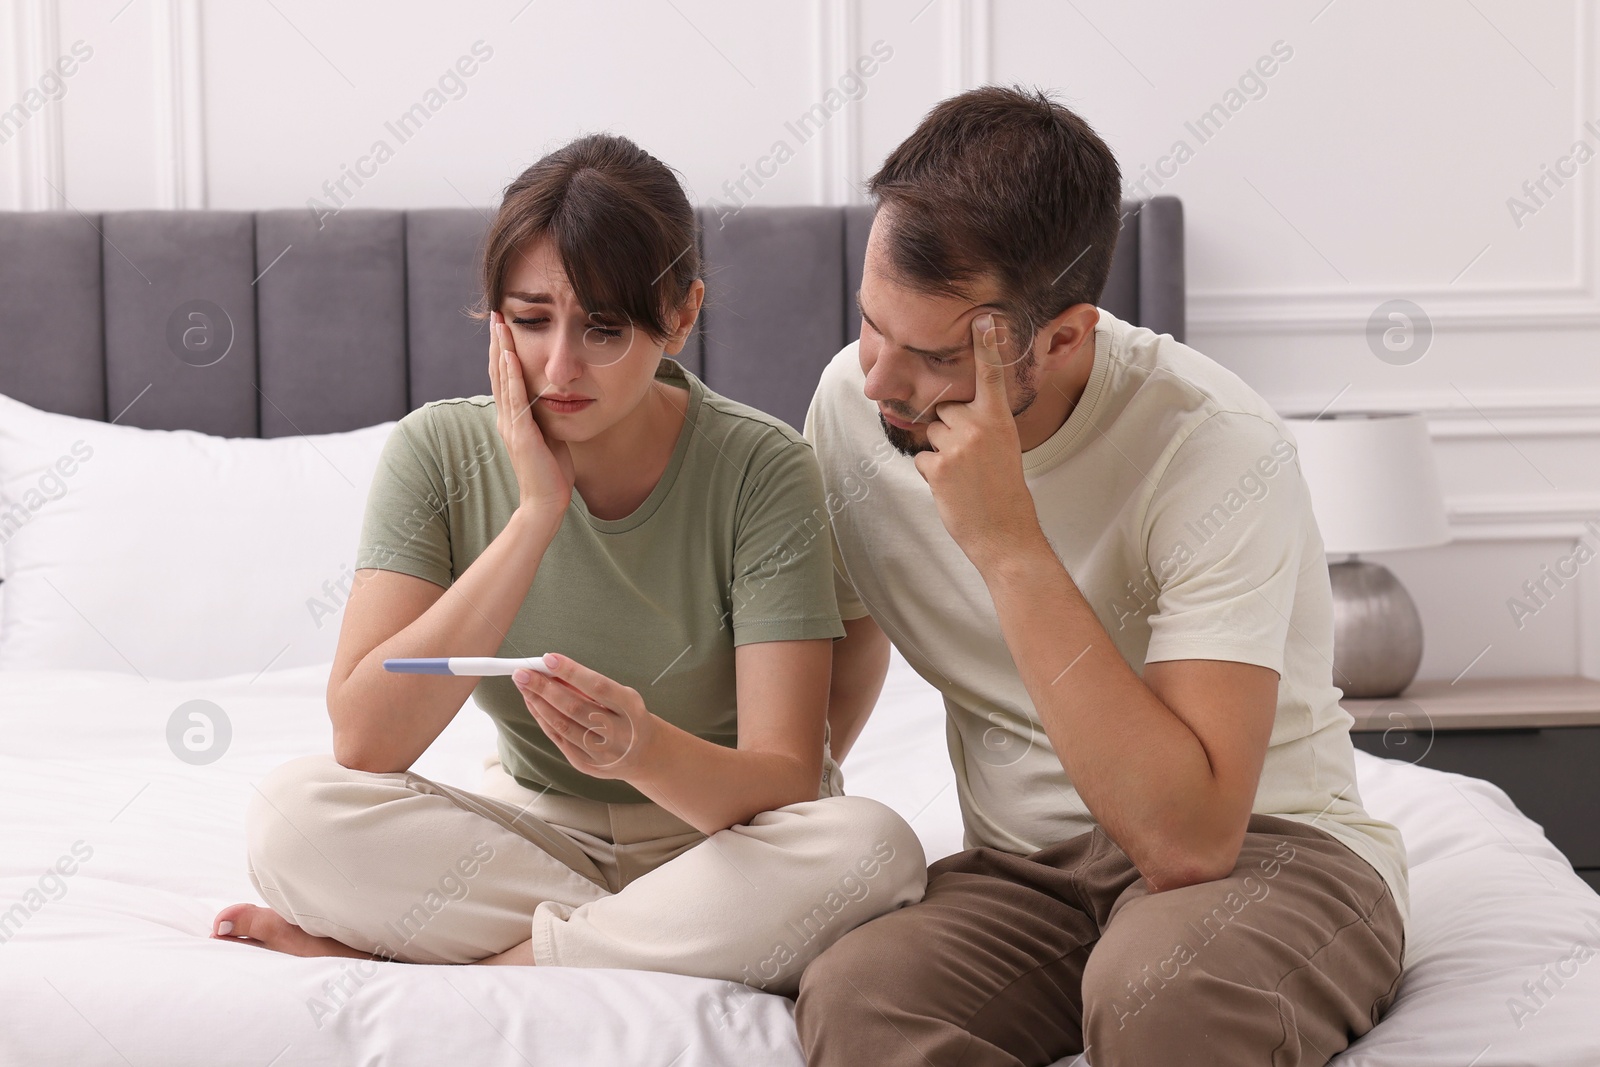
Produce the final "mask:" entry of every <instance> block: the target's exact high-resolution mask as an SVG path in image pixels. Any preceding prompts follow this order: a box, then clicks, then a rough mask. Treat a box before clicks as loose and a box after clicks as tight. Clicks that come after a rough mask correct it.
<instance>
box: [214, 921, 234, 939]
mask: <svg viewBox="0 0 1600 1067" xmlns="http://www.w3.org/2000/svg"><path fill="white" fill-rule="evenodd" d="M231 933H233V923H231V922H229V921H228V920H226V919H224V920H222V921H221V922H219V923H218V924H217V936H218V937H226V936H227V935H229V934H231Z"/></svg>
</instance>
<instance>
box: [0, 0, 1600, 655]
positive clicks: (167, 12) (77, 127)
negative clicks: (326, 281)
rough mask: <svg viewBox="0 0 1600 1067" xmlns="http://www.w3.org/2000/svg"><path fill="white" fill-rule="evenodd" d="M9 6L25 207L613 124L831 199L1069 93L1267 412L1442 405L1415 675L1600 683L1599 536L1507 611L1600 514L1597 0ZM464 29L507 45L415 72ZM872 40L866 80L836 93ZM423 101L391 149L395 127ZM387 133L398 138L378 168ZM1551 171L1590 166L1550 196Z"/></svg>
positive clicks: (224, 204) (269, 203) (122, 2)
mask: <svg viewBox="0 0 1600 1067" xmlns="http://www.w3.org/2000/svg"><path fill="white" fill-rule="evenodd" d="M3 3H4V7H3V8H0V33H4V34H5V35H6V38H5V42H4V44H3V45H0V108H5V107H9V106H10V105H11V104H12V103H14V102H18V101H21V102H24V103H25V104H27V103H28V102H29V101H31V102H32V103H33V104H39V103H41V102H42V99H43V97H42V96H33V97H29V96H27V95H26V94H27V91H28V90H29V89H30V88H37V87H38V86H40V85H41V81H40V79H41V77H42V76H43V75H44V71H45V69H46V67H48V65H49V64H50V63H52V62H53V61H54V60H55V59H56V57H57V56H59V55H62V54H64V53H67V54H70V52H71V49H72V46H73V45H74V43H75V42H79V41H81V42H83V45H84V46H86V47H87V48H91V49H92V50H93V53H92V56H91V57H90V58H89V59H88V60H86V61H83V62H81V64H80V65H79V66H78V69H77V70H76V71H75V73H73V74H72V76H71V77H69V78H67V79H65V81H64V85H65V90H64V94H63V95H62V96H61V98H60V101H59V103H57V104H47V105H44V106H42V107H39V108H38V109H37V113H34V112H31V111H30V113H29V115H28V118H27V121H26V122H25V123H23V125H22V127H21V130H20V132H19V133H18V134H17V135H16V136H13V137H10V139H9V140H6V141H5V143H4V144H0V157H3V158H0V205H4V206H13V207H17V208H22V209H36V208H51V207H55V208H60V207H69V206H70V207H71V208H76V209H77V210H80V211H84V212H95V211H101V210H117V209H127V208H146V207H189V208H200V207H212V208H242V209H252V208H264V207H282V206H302V205H306V204H307V201H308V199H310V198H312V197H317V198H320V199H321V201H322V203H323V204H324V206H326V207H329V208H331V207H335V206H337V205H338V204H339V203H340V202H343V203H346V204H348V205H350V206H355V207H400V206H404V207H411V206H428V205H441V206H449V205H461V204H464V203H465V204H472V205H476V206H480V207H483V206H487V205H490V204H492V203H493V202H494V201H495V199H496V197H497V195H498V191H499V190H500V189H501V188H502V187H503V186H504V185H505V183H506V182H507V181H509V180H510V179H511V178H512V177H513V176H514V175H515V174H516V173H517V172H518V171H519V170H520V169H521V168H523V167H524V166H526V165H527V164H528V163H530V162H531V161H533V160H534V159H535V158H537V157H538V156H539V155H540V154H541V153H542V152H544V151H546V150H548V149H549V148H551V147H553V146H555V145H557V144H559V143H561V142H562V141H563V140H565V139H566V138H568V137H570V136H572V135H573V134H575V133H577V132H579V131H585V130H594V129H602V128H604V129H610V130H615V131H617V132H621V133H625V134H628V135H629V136H631V137H633V138H635V139H636V140H638V141H640V142H641V143H642V144H644V145H645V146H646V147H647V148H649V149H650V150H651V151H653V152H655V153H656V154H657V155H658V156H660V157H662V158H663V159H665V160H667V161H668V162H669V163H671V164H673V165H674V166H676V167H678V168H679V169H680V170H681V171H682V172H683V173H684V175H685V177H686V179H687V181H688V184H689V186H690V188H691V190H692V193H693V195H694V198H695V199H696V200H698V201H701V202H711V201H721V202H724V203H727V204H729V205H730V206H737V205H738V204H740V203H744V202H750V203H762V204H782V203H843V202H848V201H852V200H858V199H860V191H859V184H860V182H861V180H862V179H863V177H864V176H865V175H867V174H869V173H871V171H872V169H873V168H874V166H875V164H876V163H877V162H878V161H879V160H881V159H882V157H883V155H884V154H885V153H886V152H887V151H888V149H889V148H890V147H892V146H893V145H894V144H895V143H896V142H897V141H898V140H899V139H900V138H902V137H903V136H905V134H906V133H907V132H909V131H910V129H911V128H912V127H913V126H914V125H915V123H916V121H917V120H918V118H919V117H920V116H921V115H922V113H923V112H924V111H925V110H926V109H927V107H928V106H929V105H930V104H931V103H932V102H933V101H935V100H937V99H938V98H940V97H941V96H943V95H946V94H948V93H951V92H955V91H958V90H960V89H962V88H965V87H967V86H970V85H974V84H979V83H982V82H985V81H996V82H1002V83H1010V82H1017V81H1021V82H1027V83H1033V84H1039V85H1043V86H1048V87H1051V88H1054V89H1057V90H1059V91H1060V93H1061V97H1062V99H1063V100H1064V101H1065V102H1067V103H1069V104H1070V105H1071V106H1073V107H1075V108H1077V109H1078V110H1080V111H1081V112H1082V113H1083V114H1084V115H1085V116H1086V117H1087V118H1088V119H1089V120H1090V122H1092V123H1093V124H1094V126H1095V127H1096V128H1097V129H1098V130H1099V131H1100V133H1101V134H1102V135H1103V136H1104V137H1105V138H1106V139H1107V141H1108V142H1109V143H1110V144H1111V146H1112V147H1113V149H1115V151H1116V152H1117V154H1118V156H1119V158H1120V159H1121V161H1122V164H1123V170H1124V176H1125V178H1126V179H1127V180H1128V181H1129V183H1130V185H1131V184H1133V183H1137V182H1138V181H1140V179H1141V178H1142V179H1143V181H1144V185H1143V190H1144V191H1145V192H1165V193H1171V194H1174V195H1177V196H1180V197H1182V198H1183V199H1184V202H1185V210H1186V213H1187V224H1188V241H1189V253H1188V272H1189V285H1190V323H1191V330H1190V341H1191V343H1192V344H1194V345H1195V346H1196V347H1197V348H1199V349H1200V350H1201V351H1204V352H1206V353H1207V354H1209V355H1211V356H1212V357H1214V358H1216V359H1217V360H1219V361H1221V362H1222V363H1224V364H1226V365H1227V366H1229V367H1231V368H1232V369H1234V370H1235V371H1237V372H1238V373H1239V374H1240V375H1241V376H1243V377H1244V378H1245V380H1247V381H1248V382H1250V383H1251V384H1252V385H1254V386H1255V387H1256V388H1257V389H1259V390H1260V391H1261V392H1262V393H1263V394H1264V395H1265V396H1266V397H1267V398H1268V399H1269V400H1270V401H1271V402H1272V403H1274V405H1276V406H1277V407H1278V409H1279V410H1280V411H1283V412H1290V411H1305V410H1312V411H1319V410H1323V409H1324V408H1325V407H1329V406H1330V405H1331V410H1345V409H1373V408H1394V409H1414V410H1422V411H1425V412H1427V414H1428V415H1429V417H1430V419H1431V420H1432V425H1433V427H1434V434H1435V439H1436V443H1437V446H1438V457H1439V462H1440V466H1441V474H1442V478H1443V482H1444V486H1445V491H1446V496H1447V502H1448V506H1449V510H1450V515H1451V523H1452V526H1453V528H1454V530H1455V533H1456V542H1455V543H1454V544H1452V545H1450V546H1448V547H1445V548H1441V549H1429V550H1420V551H1416V552H1408V553H1396V554H1392V555H1390V556H1386V557H1382V558H1383V559H1384V561H1385V562H1388V563H1389V564H1390V565H1391V566H1393V567H1394V568H1395V569H1396V570H1397V572H1398V573H1399V574H1400V575H1401V577H1402V578H1403V579H1404V580H1405V581H1406V582H1407V584H1408V585H1409V586H1410V588H1411V590H1412V592H1413V594H1414V596H1415V597H1416V599H1417V601H1418V603H1419V605H1420V607H1421V609H1422V612H1423V615H1424V618H1425V621H1426V624H1427V627H1428V631H1427V633H1428V638H1427V651H1426V655H1425V658H1424V662H1423V669H1422V673H1423V676H1425V677H1446V678H1452V677H1455V676H1456V675H1457V674H1459V673H1460V672H1461V671H1463V670H1465V669H1467V668H1469V666H1470V669H1471V671H1472V673H1473V675H1474V676H1477V675H1491V674H1565V673H1575V672H1583V673H1587V674H1590V675H1592V676H1597V677H1600V577H1597V575H1600V562H1595V563H1587V564H1585V565H1583V566H1581V567H1580V568H1579V569H1578V575H1577V577H1576V578H1575V579H1573V580H1572V581H1571V582H1569V583H1568V584H1567V585H1566V587H1565V588H1563V589H1560V590H1558V591H1557V592H1556V593H1555V595H1554V596H1553V597H1551V598H1550V599H1549V602H1548V604H1547V605H1545V606H1543V607H1541V608H1540V610H1539V611H1538V613H1537V615H1536V616H1535V617H1533V618H1531V619H1529V620H1527V621H1526V624H1525V625H1524V626H1522V627H1521V628H1519V627H1518V626H1517V624H1516V623H1515V622H1514V621H1513V618H1512V615H1511V613H1510V611H1509V609H1508V606H1507V600H1508V599H1509V598H1511V597H1513V596H1518V595H1522V585H1523V583H1524V582H1525V581H1527V580H1529V579H1536V578H1539V577H1540V576H1541V567H1543V566H1545V565H1547V564H1550V565H1553V564H1554V563H1555V561H1556V560H1557V559H1559V558H1560V557H1563V556H1567V555H1569V554H1570V553H1571V552H1572V551H1573V549H1574V547H1575V544H1576V543H1577V538H1578V537H1579V534H1580V531H1581V529H1582V525H1581V524H1582V522H1583V521H1585V520H1587V519H1591V518H1597V517H1600V462H1597V461H1600V290H1597V285H1600V263H1597V257H1600V242H1597V240H1596V237H1597V233H1596V218H1595V194H1596V187H1597V175H1600V159H1595V160H1594V161H1593V162H1584V163H1582V164H1577V163H1576V161H1575V160H1574V159H1572V158H1570V157H1569V153H1570V152H1571V151H1572V149H1573V146H1574V143H1575V142H1580V141H1581V142H1583V144H1584V145H1585V146H1586V151H1587V150H1600V95H1597V89H1596V83H1597V69H1596V68H1597V57H1600V17H1597V14H1596V11H1595V5H1594V4H1593V3H1589V2H1585V0H1520V2H1519V0H1472V2H1470V3H1463V2H1460V0H1414V2H1410V3H1406V4H1394V3H1380V2H1378V0H1332V2H1331V3H1330V2H1328V0H1293V2H1284V0H1277V2H1269V0H1228V2H1226V3H1209V4H1184V3H1179V2H1176V0H1165V2H1156V0H1140V2H1128V0H1123V2H1115V0H1074V2H1072V3H1060V2H1046V0H808V2H804V3H790V4H783V5H779V4H774V3H763V4H748V3H735V2H734V0H670V2H669V0H609V2H595V3H587V4H581V5H580V4H574V3H557V2H556V0H533V2H532V3H527V2H526V0H495V2H482V3H473V4H450V5H445V4H425V3H421V2H412V3H408V4H393V3H391V4H382V3H377V2H374V0H360V2H345V3H338V4H333V3H328V2H326V0H324V2H322V3H317V2H314V0H234V2H228V3H222V2H214V3H202V2H200V0H131V2H129V0H55V2H52V0H3ZM475 42H481V44H480V45H479V46H478V47H479V54H480V56H481V54H482V53H483V52H484V51H485V50H488V51H490V52H492V54H491V55H489V57H488V58H487V59H483V60H481V61H480V62H477V64H476V67H475V68H474V72H473V73H472V75H471V76H470V77H466V78H464V79H463V80H462V82H461V89H460V91H459V92H457V93H454V94H452V95H440V96H438V97H436V98H434V99H433V100H432V101H430V100H429V98H428V96H427V94H428V93H429V91H430V90H431V89H435V88H436V87H437V83H438V79H439V77H440V76H441V75H442V74H444V73H445V72H446V71H447V70H448V69H449V68H450V67H451V65H452V64H453V63H455V62H456V61H457V59H458V58H459V57H462V56H467V57H471V56H472V55H473V52H472V49H473V45H474V43H475ZM877 42H881V44H879V45H878V48H879V54H880V55H881V54H882V53H883V52H884V51H885V50H892V55H891V56H890V57H889V58H888V59H887V60H884V61H881V62H880V63H879V64H878V66H877V69H876V70H875V71H874V73H872V75H871V76H870V77H868V78H866V79H864V91H863V92H860V93H859V94H858V95H859V99H856V100H849V101H844V99H843V97H841V96H838V95H836V96H834V97H832V98H829V97H828V96H827V95H826V94H827V91H828V90H829V89H830V88H836V87H837V86H838V84H839V80H840V78H841V77H842V76H845V75H846V74H847V72H848V71H849V70H850V67H851V65H852V64H853V63H854V62H855V60H856V59H857V58H858V57H860V56H863V55H870V54H871V52H872V48H873V45H874V44H875V43H877ZM1258 63H1259V64H1260V66H1259V68H1258V67H1257V66H1256V65H1257V64H1258ZM468 66H472V64H470V63H469V64H468ZM1252 69H1256V70H1257V71H1258V74H1259V71H1261V70H1270V71H1271V72H1272V73H1271V75H1270V77H1260V78H1259V80H1252V79H1251V78H1249V77H1248V76H1247V75H1248V74H1249V72H1250V71H1251V70H1252ZM1241 78H1245V81H1244V82H1243V84H1242V86H1241V81H1240V79H1241ZM46 87H47V88H48V85H46ZM845 87H846V89H849V88H850V85H849V83H848V82H847V83H846V86H845ZM447 88H449V86H447ZM1230 91H1233V95H1231V96H1230ZM419 102H420V103H423V104H424V105H425V106H427V105H429V104H430V103H434V104H437V105H438V106H437V107H436V109H434V110H432V113H431V114H430V116H429V117H428V119H427V121H426V124H425V125H423V126H422V127H421V129H420V130H419V131H418V132H416V134H415V136H413V137H411V138H409V139H407V140H405V141H404V143H401V142H400V140H399V139H398V138H397V137H396V136H395V135H394V134H393V133H392V132H391V131H389V130H388V128H387V127H386V125H385V123H386V122H392V121H394V120H395V119H396V118H397V117H398V116H399V115H401V114H402V113H403V112H405V111H406V110H407V109H408V108H410V107H411V106H412V105H414V104H417V103H419ZM818 102H824V103H828V102H831V103H834V104H840V103H841V102H842V106H840V107H838V110H837V111H836V113H833V114H831V116H830V117H829V118H828V120H827V122H826V123H825V124H823V125H822V127H821V130H820V132H818V133H816V134H815V135H814V136H810V137H809V138H807V139H802V138H800V137H799V136H797V135H796V134H795V133H794V132H793V130H791V129H790V128H789V127H788V126H786V123H792V122H794V121H795V120H796V119H797V117H798V116H800V115H801V114H802V113H803V112H805V111H806V109H807V108H808V107H810V106H811V105H813V104H814V103H818ZM1218 104H1220V105H1222V110H1221V111H1220V112H1217V115H1218V116H1219V117H1220V118H1222V119H1225V121H1220V122H1219V123H1217V125H1218V126H1220V128H1214V129H1213V131H1212V132H1211V133H1210V134H1209V135H1208V136H1205V137H1204V138H1203V139H1202V137H1201V136H1199V135H1198V134H1197V133H1196V132H1195V130H1194V129H1191V125H1196V124H1198V121H1199V118H1200V116H1201V115H1203V114H1204V113H1206V112H1207V110H1208V109H1210V108H1212V107H1213V106H1214V105H1218ZM1585 123H1592V124H1593V125H1592V126H1590V127H1588V128H1586V127H1585ZM1186 124H1189V125H1186ZM380 139H381V140H384V141H386V142H388V146H389V147H390V148H391V149H393V154H392V158H387V159H385V160H384V161H383V162H381V163H377V164H373V163H372V162H371V161H370V158H369V162H367V163H362V159H363V157H369V154H370V153H371V152H372V150H373V148H374V143H375V142H376V141H378V140H380ZM1179 141H1183V142H1185V145H1186V147H1187V149H1188V150H1189V152H1188V153H1179V154H1180V155H1181V156H1182V159H1181V161H1180V160H1179V159H1178V157H1177V156H1175V155H1174V148H1175V145H1176V142H1179ZM778 142H782V143H783V145H784V148H785V149H786V151H784V150H779V151H776V152H775V149H777V147H778ZM1580 154H1585V153H1580ZM780 156H781V157H783V158H782V161H781V162H778V157H780ZM1164 157H1165V158H1164ZM358 165H360V166H362V167H363V168H364V169H365V171H366V173H367V174H368V175H369V176H368V177H364V178H363V179H362V184H361V185H360V186H359V187H357V186H356V184H355V183H354V182H353V181H352V180H351V179H350V178H349V177H347V176H346V175H347V174H348V169H347V168H355V167H357V166H358ZM1542 168H1552V169H1559V170H1562V171H1565V172H1566V173H1567V174H1569V175H1571V176H1570V177H1564V178H1562V180H1561V184H1560V185H1559V186H1557V185H1556V184H1555V182H1553V181H1552V180H1551V179H1549V178H1548V177H1546V178H1545V179H1544V180H1545V192H1541V193H1538V194H1537V199H1534V198H1532V197H1529V196H1528V195H1527V194H1525V193H1524V192H1523V189H1522V186H1523V183H1524V182H1527V181H1537V180H1539V179H1540V178H1541V176H1542V174H1544V173H1545V171H1544V170H1543V169H1542ZM752 171H759V172H760V175H759V176H760V180H759V182H757V181H756V180H755V178H752V177H751V176H750V175H751V173H752ZM342 176H345V190H346V192H347V193H348V196H345V195H343V194H341V195H340V196H339V197H338V198H335V197H334V196H332V195H330V194H328V193H327V192H325V191H324V183H325V182H337V181H338V180H339V179H340V178H341V177H342ZM741 178H743V181H744V190H743V191H742V192H741V191H738V190H737V189H734V188H733V187H732V186H730V185H729V184H728V183H737V182H739V181H740V179H741ZM1512 197H1521V198H1522V200H1523V205H1524V207H1523V208H1522V209H1520V210H1519V211H1516V212H1514V211H1513V210H1512V207H1513V205H1511V204H1510V203H1509V202H1508V201H1509V198H1512ZM1391 299H1407V300H1410V301H1412V302H1414V303H1415V304H1417V305H1418V306H1419V307H1420V308H1421V309H1422V311H1423V313H1424V315H1425V316H1426V319H1427V321H1428V322H1429V323H1430V324H1431V328H1432V331H1433V336H1432V339H1431V343H1430V344H1429V346H1428V348H1427V350H1426V352H1425V354H1424V355H1422V356H1421V357H1420V358H1411V357H1406V359H1401V360H1399V361H1398V365H1397V363H1396V362H1390V361H1386V360H1383V359H1379V358H1378V357H1377V356H1376V355H1375V354H1374V352H1373V351H1372V350H1371V348H1370V347H1369V343H1368V338H1367V331H1368V320H1369V317H1371V316H1372V315H1373V313H1374V311H1375V310H1376V309H1377V308H1378V307H1379V305H1381V304H1383V303H1385V302H1386V301H1389V300H1391ZM1418 350H1419V349H1413V352H1412V354H1411V356H1415V353H1416V351H1418ZM1407 359H1409V361H1407ZM1597 542H1600V534H1594V533H1591V534H1590V535H1589V537H1588V543H1589V544H1595V543H1597ZM1530 603H1532V602H1531V601H1530Z"/></svg>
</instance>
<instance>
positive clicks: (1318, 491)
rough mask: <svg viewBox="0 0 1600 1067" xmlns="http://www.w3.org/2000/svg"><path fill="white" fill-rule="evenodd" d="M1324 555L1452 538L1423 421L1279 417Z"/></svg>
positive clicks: (1356, 415) (1351, 415)
mask: <svg viewBox="0 0 1600 1067" xmlns="http://www.w3.org/2000/svg"><path fill="white" fill-rule="evenodd" d="M1284 424H1285V425H1286V426H1287V427H1288V429H1289V433H1290V435H1291V436H1292V437H1293V439H1294V443H1295V447H1296V450H1297V452H1298V453H1299V458H1300V472H1301V474H1302V475H1304V477H1305V480H1306V484H1307V485H1308V486H1309V487H1310V489H1311V506H1312V510H1313V511H1314V512H1315V513H1316V517H1317V527H1318V528H1319V529H1320V530H1321V531H1322V542H1323V548H1324V550H1325V551H1326V552H1327V553H1328V555H1330V556H1332V555H1345V554H1347V553H1352V552H1390V551H1394V550H1396V549H1402V548H1423V547H1425V546H1428V545H1442V544H1444V543H1445V542H1447V541H1449V540H1450V525H1449V523H1448V522H1447V521H1446V519H1445V513H1444V497H1443V495H1442V494H1441V493H1440V491H1439V471H1438V467H1437V466H1436V465H1435V464H1434V458H1433V442H1432V440H1431V439H1430V438H1429V436H1428V421H1427V419H1425V418H1424V417H1423V416H1422V415H1420V414H1416V413H1409V412H1363V411H1357V412H1340V413H1338V414H1327V415H1322V416H1320V417H1313V416H1310V415H1290V416H1286V417H1285V418H1284Z"/></svg>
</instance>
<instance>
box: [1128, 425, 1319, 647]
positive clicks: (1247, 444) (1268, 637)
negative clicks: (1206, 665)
mask: <svg viewBox="0 0 1600 1067" xmlns="http://www.w3.org/2000/svg"><path fill="white" fill-rule="evenodd" d="M1148 515H1149V517H1148V520H1147V523H1146V528H1147V529H1148V531H1149V537H1148V541H1147V542H1146V560H1147V563H1148V565H1149V567H1150V571H1151V573H1152V574H1153V575H1154V577H1155V579H1156V583H1157V586H1158V588H1159V589H1160V592H1159V593H1158V594H1157V597H1156V612H1155V614H1154V615H1152V616H1151V618H1150V645H1149V649H1148V651H1147V652H1146V654H1145V662H1146V663H1153V662H1156V661H1159V660H1173V659H1220V660H1235V661H1239V662H1243V663H1255V664H1259V665H1260V666H1263V667H1268V668H1271V669H1272V670H1274V671H1277V672H1278V673H1279V674H1280V675H1282V673H1283V660H1284V645H1285V642H1286V641H1287V639H1288V634H1289V620H1290V617H1291V614H1292V612H1293V608H1294V600H1295V586H1296V583H1297V581H1298V579H1299V573H1300V569H1301V566H1302V563H1303V562H1304V559H1303V557H1304V554H1305V551H1306V546H1307V544H1308V537H1307V535H1308V532H1309V531H1311V530H1314V528H1315V526H1314V522H1315V520H1314V519H1312V517H1311V497H1310V494H1309V493H1308V492H1307V490H1306V485H1305V481H1304V479H1303V478H1302V477H1301V475H1300V467H1299V464H1298V463H1297V462H1296V460H1295V450H1294V445H1293V442H1292V441H1291V440H1290V439H1289V438H1288V437H1287V436H1286V435H1285V434H1283V433H1282V432H1280V430H1279V429H1278V428H1277V426H1275V425H1274V424H1273V423H1272V422H1270V421H1268V420H1266V419H1263V418H1261V417H1259V416H1257V415H1252V414H1247V413H1243V412H1234V411H1221V412H1217V413H1216V414H1213V415H1211V416H1210V417H1209V418H1207V419H1206V420H1205V421H1204V422H1203V423H1201V424H1200V425H1199V426H1198V427H1196V428H1195V429H1194V430H1193V431H1192V432H1191V433H1190V434H1189V436H1188V437H1187V438H1186V439H1185V440H1184V442H1183V443H1182V444H1180V445H1179V446H1178V449H1177V451H1176V452H1175V453H1174V454H1173V457H1172V459H1171V460H1170V461H1169V462H1168V464H1167V466H1166V468H1165V470H1164V471H1163V473H1162V475H1161V477H1160V479H1159V481H1158V483H1157V486H1156V491H1155V494H1154V496H1153V497H1152V499H1151V502H1150V509H1149V513H1148Z"/></svg>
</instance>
